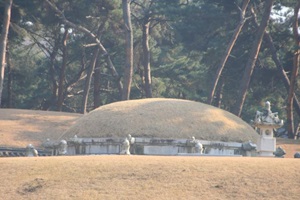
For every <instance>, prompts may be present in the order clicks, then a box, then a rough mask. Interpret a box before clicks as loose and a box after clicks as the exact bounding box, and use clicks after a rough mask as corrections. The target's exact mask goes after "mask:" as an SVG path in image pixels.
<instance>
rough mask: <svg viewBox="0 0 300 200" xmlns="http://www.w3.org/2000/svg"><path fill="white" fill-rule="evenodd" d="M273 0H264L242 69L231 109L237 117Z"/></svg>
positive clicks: (243, 100)
mask: <svg viewBox="0 0 300 200" xmlns="http://www.w3.org/2000/svg"><path fill="white" fill-rule="evenodd" d="M273 2H274V0H266V1H265V11H264V14H263V16H262V20H261V23H260V26H259V28H258V31H257V33H256V36H255V39H254V41H253V45H252V48H251V51H250V55H249V58H248V61H247V64H246V67H245V71H244V74H243V77H242V81H241V84H240V89H239V92H238V95H237V101H236V106H235V107H234V109H233V113H234V114H235V115H237V116H239V117H240V116H241V113H242V109H243V105H244V102H245V99H246V94H247V90H248V87H249V83H250V79H251V75H252V72H253V69H254V67H255V63H256V61H257V57H258V53H259V51H260V46H261V43H262V39H263V36H264V33H265V30H266V28H267V26H268V23H269V19H270V14H271V10H272V6H273ZM251 9H253V8H251Z"/></svg>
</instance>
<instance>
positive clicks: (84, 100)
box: [81, 48, 99, 114]
mask: <svg viewBox="0 0 300 200" xmlns="http://www.w3.org/2000/svg"><path fill="white" fill-rule="evenodd" d="M98 54H99V48H97V49H96V50H95V51H94V56H93V60H92V61H91V65H90V67H89V70H88V73H87V77H86V80H85V84H84V90H83V96H82V105H81V113H82V114H85V113H86V106H87V102H88V97H89V92H90V87H91V81H92V75H93V72H94V69H95V65H96V61H97V58H98Z"/></svg>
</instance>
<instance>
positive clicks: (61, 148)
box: [42, 138, 68, 156]
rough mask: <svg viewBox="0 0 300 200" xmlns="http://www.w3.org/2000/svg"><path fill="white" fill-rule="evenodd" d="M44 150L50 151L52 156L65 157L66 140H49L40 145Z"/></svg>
mask: <svg viewBox="0 0 300 200" xmlns="http://www.w3.org/2000/svg"><path fill="white" fill-rule="evenodd" d="M42 146H43V147H44V148H46V149H50V150H51V151H52V153H51V154H52V155H53V156H55V155H65V154H67V149H68V144H67V141H66V140H61V141H51V140H50V139H49V138H48V139H47V140H46V142H44V143H43V144H42Z"/></svg>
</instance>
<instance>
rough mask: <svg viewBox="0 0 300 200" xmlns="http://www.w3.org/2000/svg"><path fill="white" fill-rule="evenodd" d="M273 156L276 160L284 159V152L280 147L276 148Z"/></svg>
mask: <svg viewBox="0 0 300 200" xmlns="http://www.w3.org/2000/svg"><path fill="white" fill-rule="evenodd" d="M273 154H274V155H275V157H277V158H284V155H285V154H286V153H285V150H284V149H283V148H281V147H277V148H276V151H275V152H274V153H273Z"/></svg>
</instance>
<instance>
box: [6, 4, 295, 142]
mask: <svg viewBox="0 0 300 200" xmlns="http://www.w3.org/2000/svg"><path fill="white" fill-rule="evenodd" d="M9 2H12V1H10V0H5V1H0V10H1V11H2V12H0V13H1V14H0V23H1V26H0V27H1V41H0V42H1V43H0V44H1V45H0V47H1V51H0V53H1V55H2V57H1V71H2V73H1V79H0V91H1V93H0V94H2V95H0V99H1V107H14V108H27V109H44V110H59V111H68V112H82V113H85V112H89V111H91V110H92V109H94V108H96V107H98V106H101V105H104V104H107V103H111V102H115V101H119V100H127V99H138V98H151V97H166V98H183V99H190V100H195V101H200V102H207V103H209V104H213V105H215V106H218V107H221V108H223V109H225V110H228V111H230V112H232V113H235V114H236V115H238V116H240V117H241V118H243V119H244V120H246V121H250V120H251V119H252V118H253V115H254V113H255V111H256V109H259V106H261V105H263V102H265V101H266V100H269V101H271V102H272V108H273V110H275V111H278V112H279V113H280V115H281V116H280V117H281V118H283V119H288V120H287V121H288V123H287V126H289V127H290V132H291V133H290V137H292V135H293V134H294V131H295V130H294V128H293V127H292V126H290V121H292V122H293V123H298V122H299V115H300V108H299V102H298V96H299V92H300V91H299V87H298V84H299V78H298V76H297V71H295V70H297V69H298V67H299V56H298V48H299V46H298V47H297V44H298V43H297V34H298V35H299V28H297V27H296V25H295V22H297V21H298V20H299V11H297V8H298V7H297V6H299V1H297V0H284V1H279V0H267V1H262V0H252V1H251V0H232V1H228V0H175V1H168V0H147V1H145V0H122V1H118V0H90V1H84V0H74V1H69V0H42V1H41V0H32V1H23V0H14V1H13V4H12V6H11V8H12V10H11V19H10V20H9V22H8V20H7V17H6V16H7V15H5V13H6V12H4V11H6V10H7V9H6V8H7V5H9V4H8V3H9ZM7 24H8V26H7ZM7 27H9V29H6V28H7ZM6 30H9V31H6ZM297 31H298V32H297ZM298 37H299V36H298ZM4 38H7V40H5V39H4ZM6 42H7V44H8V45H5V46H6V47H3V45H2V44H5V43H6ZM3 55H4V56H5V57H3ZM5 65H6V70H5V71H4V66H5ZM2 82H3V83H2ZM285 108H288V112H286V110H285ZM289 110H290V111H289ZM293 110H295V111H296V112H292V111H293Z"/></svg>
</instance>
